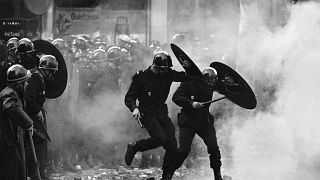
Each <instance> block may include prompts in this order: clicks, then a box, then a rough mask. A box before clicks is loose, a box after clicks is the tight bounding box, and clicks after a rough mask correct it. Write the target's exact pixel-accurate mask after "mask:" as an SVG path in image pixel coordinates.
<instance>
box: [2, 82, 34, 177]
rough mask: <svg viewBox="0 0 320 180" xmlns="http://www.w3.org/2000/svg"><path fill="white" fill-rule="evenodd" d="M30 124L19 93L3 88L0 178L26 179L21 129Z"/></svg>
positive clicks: (9, 88) (30, 121) (22, 131)
mask: <svg viewBox="0 0 320 180" xmlns="http://www.w3.org/2000/svg"><path fill="white" fill-rule="evenodd" d="M31 126H32V120H31V119H30V118H29V116H28V115H27V114H26V113H25V111H24V110H23V102H22V100H21V97H20V96H19V94H18V93H17V92H16V91H15V90H14V89H12V88H11V87H6V88H4V89H3V90H2V91H1V93H0V179H3V180H22V179H26V172H25V153H24V152H25V151H24V143H23V139H24V137H23V136H24V130H23V129H27V128H30V127H31Z"/></svg>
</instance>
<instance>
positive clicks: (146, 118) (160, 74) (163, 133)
mask: <svg viewBox="0 0 320 180" xmlns="http://www.w3.org/2000/svg"><path fill="white" fill-rule="evenodd" d="M171 67H172V60H171V57H170V55H169V54H168V53H167V52H165V51H160V52H158V53H156V54H155V56H154V58H153V63H152V65H151V66H150V67H148V68H147V69H146V70H143V71H138V72H137V73H136V74H135V75H134V76H133V78H132V82H131V85H130V87H129V90H128V92H127V94H126V95H125V104H126V106H127V107H128V108H129V109H130V111H131V112H132V115H133V117H134V118H136V119H140V118H141V119H140V120H141V123H142V125H143V126H144V127H145V128H146V130H147V131H148V133H149V135H150V138H148V139H142V140H140V141H137V142H135V143H131V144H128V149H127V152H126V154H125V161H126V164H127V165H131V163H132V161H133V158H134V156H135V154H136V153H137V152H138V151H140V152H143V151H147V150H151V149H154V148H157V147H160V146H163V148H164V149H165V150H166V152H165V155H164V158H163V165H162V170H163V174H162V178H163V179H170V178H169V177H170V174H169V172H168V170H167V167H168V165H169V164H168V163H169V160H170V158H171V155H172V154H173V153H174V152H175V151H176V148H177V141H176V138H175V128H174V125H173V123H172V121H171V119H170V118H169V117H168V107H167V105H166V104H165V101H166V100H167V97H168V94H169V91H170V86H171V84H172V82H182V81H187V80H191V77H188V76H186V74H185V73H184V72H177V71H175V70H172V69H171ZM136 100H138V101H139V105H137V102H136Z"/></svg>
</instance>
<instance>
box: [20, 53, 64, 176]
mask: <svg viewBox="0 0 320 180" xmlns="http://www.w3.org/2000/svg"><path fill="white" fill-rule="evenodd" d="M57 70H58V61H57V60H56V58H55V57H54V56H52V55H43V56H42V57H41V58H40V63H39V68H35V69H31V70H30V71H29V72H30V76H29V77H28V79H27V83H28V85H27V87H26V90H25V100H26V111H27V113H28V115H29V116H30V117H31V119H32V120H33V122H34V137H33V141H34V145H35V149H36V154H37V157H38V162H39V166H40V167H39V166H37V164H35V163H34V161H32V159H30V158H31V149H30V144H29V142H28V141H26V157H27V170H28V175H29V177H30V178H32V179H37V176H36V172H37V168H39V170H40V175H41V177H42V179H45V178H46V177H45V168H46V155H47V140H48V137H47V136H46V119H45V114H44V109H43V104H44V102H45V98H46V96H45V90H46V89H45V87H46V82H48V81H53V80H54V74H55V72H56V71H57Z"/></svg>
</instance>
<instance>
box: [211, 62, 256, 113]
mask: <svg viewBox="0 0 320 180" xmlns="http://www.w3.org/2000/svg"><path fill="white" fill-rule="evenodd" d="M210 67H213V68H215V69H216V70H217V72H218V78H219V79H220V80H221V82H222V87H221V89H220V91H219V92H220V93H221V94H224V95H225V96H226V97H227V98H228V99H229V100H231V101H232V102H233V103H235V104H237V105H239V106H240V107H243V108H246V109H254V108H256V106H257V100H256V96H255V94H254V92H253V91H252V89H251V88H250V86H249V85H248V83H247V82H246V81H245V80H244V79H243V78H242V77H241V76H240V75H239V74H238V73H237V72H236V71H235V70H233V69H232V68H231V67H229V66H227V65H225V64H223V63H221V62H212V63H211V64H210Z"/></svg>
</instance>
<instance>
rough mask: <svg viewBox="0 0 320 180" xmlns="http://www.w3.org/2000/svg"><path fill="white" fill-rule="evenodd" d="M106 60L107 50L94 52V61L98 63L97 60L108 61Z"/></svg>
mask: <svg viewBox="0 0 320 180" xmlns="http://www.w3.org/2000/svg"><path fill="white" fill-rule="evenodd" d="M106 59H107V55H106V51H105V50H103V49H96V50H94V51H93V53H92V60H94V61H96V60H106Z"/></svg>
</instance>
